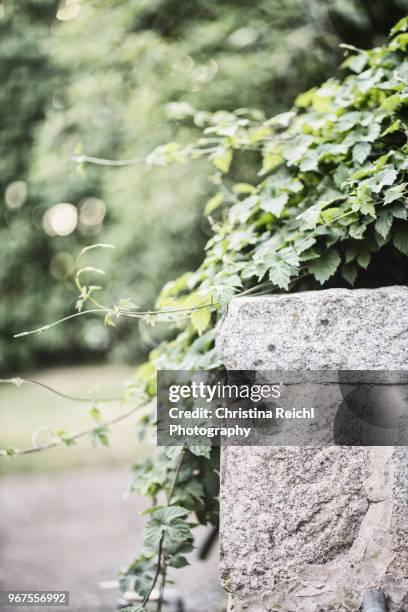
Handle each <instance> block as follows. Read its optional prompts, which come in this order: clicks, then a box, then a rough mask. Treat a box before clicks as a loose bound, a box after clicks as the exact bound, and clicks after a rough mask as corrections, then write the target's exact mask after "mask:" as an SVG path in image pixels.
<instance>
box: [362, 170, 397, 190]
mask: <svg viewBox="0 0 408 612" xmlns="http://www.w3.org/2000/svg"><path fill="white" fill-rule="evenodd" d="M396 180H397V171H396V170H395V168H389V167H388V168H384V170H380V172H377V173H376V174H374V175H373V176H372V177H371V178H370V179H368V180H367V182H366V184H367V185H369V186H370V187H371V190H372V191H374V193H380V191H381V189H382V188H383V187H385V186H386V185H392V184H393V183H395V181H396Z"/></svg>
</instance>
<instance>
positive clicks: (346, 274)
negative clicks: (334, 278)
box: [341, 263, 358, 287]
mask: <svg viewBox="0 0 408 612" xmlns="http://www.w3.org/2000/svg"><path fill="white" fill-rule="evenodd" d="M341 275H342V277H343V278H344V280H345V281H347V282H348V283H349V285H351V286H352V287H354V283H355V282H356V280H357V275H358V270H357V266H356V264H354V263H348V264H345V265H344V266H343V267H342V269H341Z"/></svg>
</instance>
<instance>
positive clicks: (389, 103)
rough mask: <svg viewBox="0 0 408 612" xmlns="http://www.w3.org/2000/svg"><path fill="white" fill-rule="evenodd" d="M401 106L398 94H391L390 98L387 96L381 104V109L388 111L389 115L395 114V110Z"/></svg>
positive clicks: (400, 98) (400, 97)
mask: <svg viewBox="0 0 408 612" xmlns="http://www.w3.org/2000/svg"><path fill="white" fill-rule="evenodd" d="M401 104H402V96H401V95H400V94H393V95H392V96H388V98H385V100H383V102H382V103H381V108H383V109H384V110H387V111H390V112H391V113H393V112H395V111H396V110H397V108H399V107H400V106H401Z"/></svg>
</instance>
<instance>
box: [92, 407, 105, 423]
mask: <svg viewBox="0 0 408 612" xmlns="http://www.w3.org/2000/svg"><path fill="white" fill-rule="evenodd" d="M89 415H90V417H91V418H92V419H93V420H94V421H95V422H96V423H99V422H100V421H101V420H102V414H101V411H100V410H99V409H98V408H97V407H96V406H93V407H92V408H91V409H90V411H89Z"/></svg>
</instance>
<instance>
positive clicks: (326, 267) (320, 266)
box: [308, 249, 341, 285]
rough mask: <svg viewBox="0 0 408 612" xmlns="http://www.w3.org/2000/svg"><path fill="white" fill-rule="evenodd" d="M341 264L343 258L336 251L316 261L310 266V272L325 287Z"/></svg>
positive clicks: (329, 252)
mask: <svg viewBox="0 0 408 612" xmlns="http://www.w3.org/2000/svg"><path fill="white" fill-rule="evenodd" d="M340 262H341V257H340V255H339V254H338V252H337V251H336V250H335V249H330V250H329V251H326V253H323V254H322V255H321V257H320V258H319V259H314V260H313V261H312V262H311V263H310V264H309V266H308V269H309V272H310V273H311V274H313V276H314V277H315V279H316V280H317V281H318V282H319V283H320V284H321V285H323V284H324V283H325V282H326V281H328V280H329V278H331V277H332V276H333V274H335V272H336V270H337V268H338V267H339V265H340Z"/></svg>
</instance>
